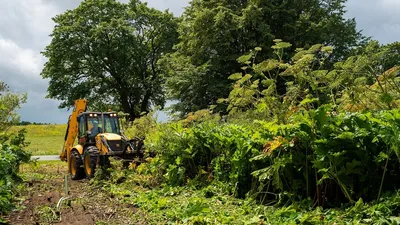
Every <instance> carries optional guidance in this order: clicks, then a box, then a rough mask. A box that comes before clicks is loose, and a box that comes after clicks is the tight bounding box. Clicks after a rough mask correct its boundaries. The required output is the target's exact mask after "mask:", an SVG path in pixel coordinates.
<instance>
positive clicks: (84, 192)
mask: <svg viewBox="0 0 400 225" xmlns="http://www.w3.org/2000/svg"><path fill="white" fill-rule="evenodd" d="M23 170H25V171H23V175H24V176H25V177H26V179H27V180H28V183H27V184H26V186H25V187H24V188H22V189H21V190H20V192H21V194H20V196H19V199H20V202H19V203H18V205H19V207H18V208H19V210H16V211H14V212H11V213H10V214H9V215H8V217H7V219H8V220H9V222H10V223H11V224H24V225H25V224H82V225H88V224H138V223H135V222H134V221H130V219H129V218H132V217H130V215H132V214H134V213H136V211H137V210H136V209H135V208H134V207H133V206H132V205H129V204H125V203H121V202H120V201H119V200H118V199H116V198H113V197H112V196H110V195H108V194H107V193H105V192H104V191H102V190H100V189H94V188H93V187H91V186H90V185H89V181H88V180H81V181H72V180H71V179H68V186H69V197H70V200H71V201H70V204H69V205H67V204H63V205H62V207H61V209H60V210H59V211H58V210H57V207H56V206H57V203H58V201H59V199H60V198H61V197H63V196H65V188H64V175H65V174H66V165H65V164H64V163H59V162H51V163H40V164H38V166H37V167H36V168H35V167H32V166H26V167H25V168H23Z"/></svg>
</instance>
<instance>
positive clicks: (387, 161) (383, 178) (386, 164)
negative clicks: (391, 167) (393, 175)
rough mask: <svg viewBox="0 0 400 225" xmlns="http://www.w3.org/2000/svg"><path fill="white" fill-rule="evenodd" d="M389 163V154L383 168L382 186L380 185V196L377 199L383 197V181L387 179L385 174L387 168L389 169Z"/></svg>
mask: <svg viewBox="0 0 400 225" xmlns="http://www.w3.org/2000/svg"><path fill="white" fill-rule="evenodd" d="M388 163H389V155H388V157H387V158H386V163H385V169H384V170H383V175H382V180H381V186H380V187H379V192H378V198H377V199H376V200H379V199H380V198H381V192H382V187H383V181H384V180H385V175H386V170H387V166H388Z"/></svg>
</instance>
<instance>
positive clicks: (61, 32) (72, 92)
mask: <svg viewBox="0 0 400 225" xmlns="http://www.w3.org/2000/svg"><path fill="white" fill-rule="evenodd" d="M53 20H54V22H55V23H56V25H55V27H54V30H53V32H52V34H51V37H52V41H51V43H50V45H48V46H47V47H46V49H45V50H44V52H43V55H44V56H45V57H47V58H48V62H47V63H46V64H45V67H44V69H43V71H42V73H41V75H42V77H43V78H49V79H50V84H49V87H48V97H50V98H55V99H58V100H60V101H61V104H60V107H61V108H65V107H71V106H72V105H73V103H74V100H75V99H78V98H86V99H88V102H89V104H90V105H89V107H91V108H92V109H96V110H107V109H108V108H109V107H114V109H115V110H122V111H124V112H125V113H129V115H130V118H131V119H134V118H137V117H139V116H140V115H141V113H143V112H148V111H149V110H150V109H151V107H152V106H161V107H163V106H164V104H165V95H164V92H165V91H164V89H163V87H162V83H163V77H162V76H161V69H162V68H161V67H160V66H158V64H157V63H158V61H159V59H160V58H161V57H162V56H163V55H164V54H166V53H168V52H170V51H171V49H172V47H173V45H174V44H175V43H176V41H177V38H178V33H177V19H176V18H175V17H174V16H173V15H172V14H171V13H169V12H167V11H166V12H161V11H158V10H156V9H153V8H149V7H148V6H147V4H146V3H142V2H141V1H139V0H131V1H130V2H129V3H128V4H123V3H120V2H118V1H116V0H85V1H83V2H82V3H81V4H80V5H79V6H78V7H77V8H76V9H73V10H68V11H66V12H65V13H63V14H61V15H57V16H56V17H55V18H53Z"/></svg>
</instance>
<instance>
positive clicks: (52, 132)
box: [10, 124, 67, 155]
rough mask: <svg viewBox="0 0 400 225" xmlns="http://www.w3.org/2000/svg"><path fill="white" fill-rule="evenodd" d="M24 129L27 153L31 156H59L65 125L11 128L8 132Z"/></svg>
mask: <svg viewBox="0 0 400 225" xmlns="http://www.w3.org/2000/svg"><path fill="white" fill-rule="evenodd" d="M21 129H26V131H27V133H26V141H27V142H29V143H30V144H29V146H28V147H26V150H27V151H28V152H31V153H32V154H33V155H59V154H60V153H61V149H62V146H63V144H64V135H65V130H66V129H67V125H64V124H62V125H28V126H15V127H12V128H11V130H10V132H16V131H18V130H21Z"/></svg>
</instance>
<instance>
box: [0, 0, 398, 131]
mask: <svg viewBox="0 0 400 225" xmlns="http://www.w3.org/2000/svg"><path fill="white" fill-rule="evenodd" d="M79 2H80V0H0V15H1V17H0V80H2V81H5V82H6V83H7V84H8V85H9V86H10V88H11V90H12V91H15V92H20V93H28V102H27V103H26V104H24V105H23V107H22V109H21V110H20V113H21V119H22V120H25V121H31V122H46V123H66V122H67V119H68V115H69V113H68V112H67V111H65V110H60V109H58V108H57V106H58V104H59V103H58V102H57V101H56V100H50V99H46V98H45V96H46V89H47V84H48V81H46V80H43V79H42V78H41V76H40V72H41V70H42V68H43V64H44V63H45V62H46V59H45V58H44V57H42V56H41V55H40V51H42V50H43V49H44V48H45V47H46V45H48V44H49V43H50V40H51V39H50V37H49V36H48V35H49V34H50V33H51V32H52V29H53V26H54V24H53V22H52V20H51V18H52V17H54V16H55V15H57V14H60V13H62V12H64V11H65V10H67V9H73V8H75V7H76V6H78V4H79ZM147 2H148V4H149V6H151V7H155V8H157V9H160V10H165V9H170V11H172V12H173V13H174V14H175V15H177V16H178V15H181V13H182V12H183V8H184V7H185V6H186V5H187V4H188V2H189V0H148V1H147ZM347 10H348V12H347V15H346V16H347V17H349V18H353V17H355V18H356V21H357V26H358V29H360V30H363V34H364V35H366V36H371V37H372V38H373V39H376V40H379V41H380V42H381V43H383V44H385V43H390V42H394V41H399V40H400V29H399V28H400V17H399V16H398V15H397V14H398V12H399V11H400V0H348V2H347Z"/></svg>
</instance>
